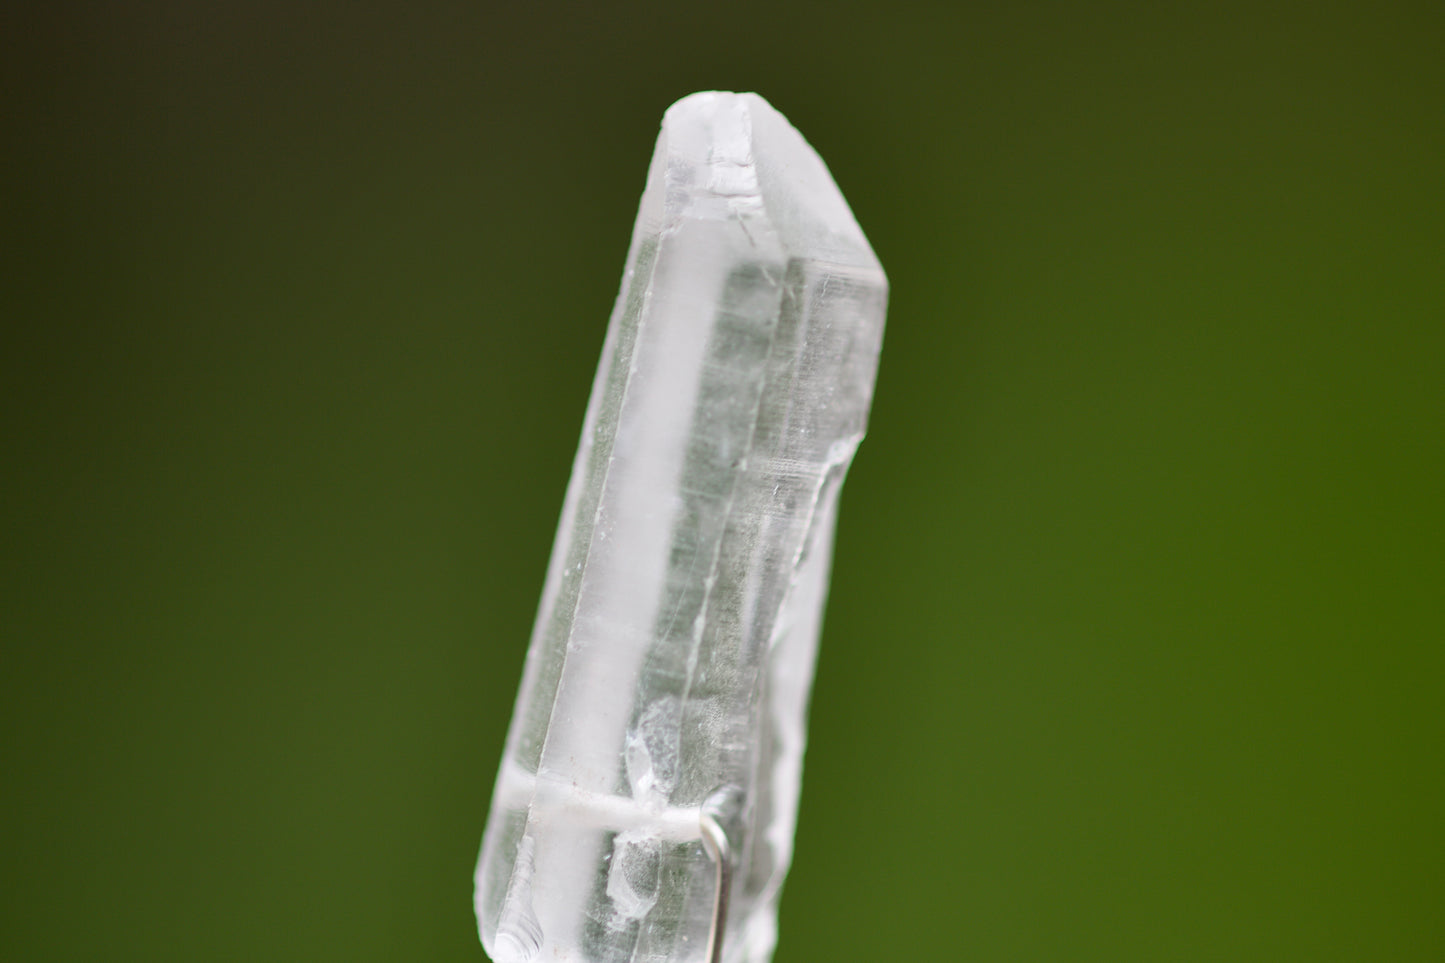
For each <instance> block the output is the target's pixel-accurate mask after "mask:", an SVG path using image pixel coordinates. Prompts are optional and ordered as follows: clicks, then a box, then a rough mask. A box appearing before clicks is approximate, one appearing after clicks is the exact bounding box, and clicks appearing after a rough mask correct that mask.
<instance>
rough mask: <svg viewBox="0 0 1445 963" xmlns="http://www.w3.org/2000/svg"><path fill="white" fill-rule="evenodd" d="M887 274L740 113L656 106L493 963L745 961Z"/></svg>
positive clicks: (767, 115)
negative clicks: (719, 876) (718, 953)
mask: <svg viewBox="0 0 1445 963" xmlns="http://www.w3.org/2000/svg"><path fill="white" fill-rule="evenodd" d="M886 300H887V281H886V279H885V278H884V275H883V270H882V268H881V267H880V266H879V264H878V260H877V259H876V258H875V257H874V256H873V252H872V250H871V249H870V248H869V246H868V242H867V240H866V239H865V238H864V237H863V233H862V231H860V230H859V228H858V224H857V222H856V221H855V220H854V219H853V214H852V211H850V210H849V208H848V205H847V202H845V201H844V200H843V196H842V194H840V193H839V191H838V188H837V186H836V185H835V184H834V183H833V179H832V177H830V176H829V173H828V169H827V168H826V167H825V166H824V164H823V161H822V160H821V159H820V158H819V157H818V155H817V154H816V153H815V152H814V151H813V149H812V148H811V147H809V146H808V144H807V142H806V141H804V140H803V138H802V136H801V135H799V134H798V132H797V131H796V130H794V129H793V127H792V126H791V125H789V123H788V122H787V120H786V119H784V118H783V116H782V115H781V114H779V113H778V112H777V111H775V110H774V109H773V108H772V107H771V106H769V105H768V103H767V102H766V101H764V100H763V99H762V98H760V97H758V96H756V95H754V94H729V93H699V94H693V95H692V96H690V97H686V98H684V99H683V100H681V101H679V102H678V103H676V104H674V105H673V106H672V107H671V108H670V109H669V110H668V111H667V114H666V116H665V117H664V119H663V124H662V132H661V134H660V136H659V138H658V141H657V149H656V152H655V153H654V155H653V158H652V165H651V168H650V170H649V171H648V176H647V187H646V191H645V192H644V193H643V196H642V204H641V208H640V210H639V211H638V215H637V223H636V227H635V230H634V232H633V236H632V247H631V250H630V252H629V254H628V258H627V268H626V272H625V274H624V275H623V279H622V291H621V293H620V294H619V296H618V299H617V306H616V308H615V310H614V312H613V315H612V321H611V326H610V327H609V329H608V332H607V340H606V343H605V346H604V348H603V352H602V361H601V364H600V366H599V368H598V372H597V379H596V382H595V383H594V385H593V389H592V398H591V403H590V404H589V406H588V409H587V417H586V422H585V424H584V427H583V431H582V441H581V446H580V448H579V449H578V452H577V459H576V462H575V464H574V466H573V469H572V479H571V483H570V485H569V486H568V489H567V496H566V501H565V503H564V506H563V510H562V519H561V524H560V526H559V529H558V532H557V541H556V545H555V547H554V550H553V554H552V560H551V565H550V568H549V569H548V572H547V580H546V584H545V587H544V590H543V595H542V604H541V610H540V612H539V613H538V617H537V624H536V628H535V630H534V633H533V636H532V640H531V646H530V648H529V649H528V653H527V661H526V668H525V671H524V674H523V679H522V685H521V690H520V692H519V694H518V697H517V706H516V712H515V715H514V716H513V718H512V726H511V731H510V733H509V735H508V738H507V745H506V750H505V755H504V757H503V760H502V764H501V771H500V773H499V774H498V777H497V784H496V790H495V792H494V794H493V797H492V810H491V815H490V817H489V819H488V822H487V829H486V834H485V837H484V838H483V843H482V853H481V859H480V861H479V863H478V865H477V875H476V909H477V921H478V925H479V928H480V930H481V936H482V942H483V944H484V945H485V947H486V950H487V952H488V953H489V954H490V955H491V957H492V959H493V960H495V961H496V963H528V961H531V960H545V961H548V963H554V961H577V963H604V961H606V963H641V961H657V963H662V961H667V963H678V961H694V960H702V959H703V957H704V955H705V952H706V947H707V945H708V937H709V932H710V928H711V923H712V913H713V899H714V895H715V894H714V890H715V888H716V882H715V875H714V873H715V867H714V865H713V864H712V863H711V861H710V859H709V856H708V853H707V851H706V850H705V848H704V846H703V845H702V843H701V841H700V830H699V819H700V813H701V811H702V810H703V808H704V807H707V806H711V807H713V810H715V811H718V812H720V813H721V815H722V817H723V818H722V819H721V822H722V825H723V826H724V827H725V828H726V834H727V839H728V844H729V848H730V850H731V852H732V853H733V854H734V860H735V862H734V863H733V866H732V888H731V912H730V915H729V917H728V926H727V928H726V931H725V933H724V934H723V937H722V938H723V943H722V946H723V951H724V957H725V959H727V960H729V961H747V963H765V961H767V960H768V959H769V958H770V957H771V955H772V951H773V945H774V943H775V940H776V918H777V899H778V894H779V890H780V887H781V885H782V881H783V876H784V874H785V873H786V872H787V869H788V864H789V861H790V859H791V856H792V839H793V827H794V823H795V820H796V816H797V806H798V792H799V786H800V780H801V769H802V754H803V743H804V729H805V723H806V710H807V700H808V694H809V690H810V687H811V684H812V676H813V663H814V657H815V653H816V650H817V640H818V633H819V629H820V627H821V622H822V614H823V603H824V600H825V597H826V595H827V587H828V569H829V562H830V559H831V555H832V536H833V527H834V519H835V517H836V511H837V504H838V491H839V487H840V484H841V482H842V480H843V474H844V472H845V471H846V470H847V467H848V464H849V462H850V461H851V460H852V457H853V452H854V450H855V449H856V447H857V445H858V442H859V440H860V439H861V438H862V437H863V429H864V425H865V422H866V420H867V415H868V407H869V403H870V401H871V398H872V393H873V380H874V372H875V370H876V368H877V363H878V350H879V346H880V343H881V339H882V335H883V316H884V308H885V303H886Z"/></svg>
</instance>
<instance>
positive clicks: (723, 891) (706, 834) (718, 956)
mask: <svg viewBox="0 0 1445 963" xmlns="http://www.w3.org/2000/svg"><path fill="white" fill-rule="evenodd" d="M700 821H701V823H702V848H703V849H705V850H707V854H708V856H709V857H711V859H712V861H713V862H714V863H716V864H717V893H716V894H715V895H714V896H713V902H712V930H711V931H710V932H709V933H708V936H707V961H708V963H722V958H723V956H722V948H723V934H724V932H725V931H726V930H727V925H728V895H729V894H730V893H731V891H732V888H733V855H732V847H731V846H729V845H728V837H727V833H725V832H723V828H722V824H721V823H719V822H718V821H717V819H716V818H714V817H713V815H712V814H711V813H708V812H706V811H704V812H703V814H702V817H701V820H700Z"/></svg>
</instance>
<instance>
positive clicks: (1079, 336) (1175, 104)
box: [0, 2, 1445, 963]
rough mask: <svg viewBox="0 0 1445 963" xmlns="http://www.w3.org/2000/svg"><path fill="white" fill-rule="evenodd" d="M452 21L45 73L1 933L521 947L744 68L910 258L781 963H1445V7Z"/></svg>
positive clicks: (16, 39) (521, 16)
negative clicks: (657, 291)
mask: <svg viewBox="0 0 1445 963" xmlns="http://www.w3.org/2000/svg"><path fill="white" fill-rule="evenodd" d="M415 6H418V5H403V4H397V5H396V6H395V8H394V9H392V10H389V11H380V10H378V9H377V7H376V6H375V5H369V6H367V7H365V8H362V9H357V8H355V7H354V6H353V5H346V4H334V5H326V4H323V5H321V6H316V5H301V6H296V5H292V4H285V5H283V4H261V5H257V4H224V5H219V6H217V5H202V7H200V8H196V9H191V8H189V7H188V6H186V5H180V6H176V7H174V9H156V8H155V7H156V5H134V7H135V8H134V9H131V10H128V11H125V10H117V9H115V8H112V7H106V8H104V9H103V10H102V9H96V10H93V11H90V12H88V13H84V14H82V13H80V12H77V11H70V12H61V11H59V10H56V9H51V8H47V9H46V10H44V11H42V12H40V13H37V14H34V15H32V16H31V17H30V19H29V20H24V18H21V22H19V23H18V24H16V27H17V29H13V30H7V31H5V36H4V39H3V41H0V43H3V45H4V47H5V48H6V49H5V50H4V53H5V56H4V58H3V63H4V67H3V70H4V72H5V74H4V75H5V77H6V78H7V81H6V85H5V87H6V91H7V95H6V101H7V111H6V121H5V124H4V128H3V133H0V137H3V138H4V143H3V151H0V157H3V165H4V166H3V171H4V174H3V177H4V184H5V193H4V196H3V200H4V216H3V222H4V224H5V227H6V232H5V233H6V235H7V237H8V239H9V243H8V244H7V246H6V254H5V257H4V259H3V264H0V272H3V287H0V291H3V294H0V297H3V303H4V305H5V307H4V308H3V315H4V317H5V321H4V323H3V325H0V332H3V333H0V365H3V380H0V396H3V421H0V443H3V449H0V450H3V452H4V454H3V462H0V464H3V468H4V471H3V475H0V477H3V482H0V485H3V491H4V505H5V508H6V510H5V512H4V514H3V526H4V527H3V538H0V544H3V546H4V548H3V565H4V567H3V569H0V643H3V645H0V651H3V662H0V720H3V727H4V728H3V736H4V738H3V741H0V773H3V789H0V825H3V826H4V828H5V833H6V845H5V860H4V865H5V871H4V876H3V877H0V880H3V889H4V893H3V896H4V898H3V900H0V958H4V959H6V960H17V961H29V960H36V961H39V960H66V961H69V960H76V961H79V960H86V961H89V960H109V961H125V960H135V961H147V963H166V961H186V963H194V961H197V960H206V961H209V960H247V961H249V960H298V961H321V960H337V961H348V963H360V961H370V960H375V961H396V960H425V961H432V963H440V961H448V960H455V961H473V960H479V959H481V956H480V949H479V947H478V946H477V944H476V938H475V933H474V929H473V923H472V920H471V907H470V885H471V884H470V877H471V869H472V862H473V859H474V857H475V850H476V846H477V842H478V839H479V837H480V833H481V830H482V824H483V819H484V815H485V812H486V806H487V800H488V794H489V792H490V789H491V781H492V778H493V774H494V772H495V766H496V762H497V759H498V757H499V754H500V751H501V744H502V738H503V734H504V732H505V728H506V724H507V719H508V717H509V714H510V711H511V701H512V697H513V693H514V691H515V687H516V684H517V681H518V678H519V675H520V670H521V659H522V656H523V652H524V649H525V644H526V639H527V635H528V632H529V630H530V626H531V621H532V617H533V614H534V610H535V604H536V599H537V597H538V593H539V592H540V589H541V583H542V577H543V572H544V568H545V563H546V555H547V552H548V550H549V547H550V543H551V539H552V535H553V531H554V527H555V524H556V519H557V512H558V510H559V508H560V505H561V500H562V492H563V488H564V486H565V484H566V475H567V472H568V471H569V469H570V465H571V460H572V455H573V452H574V450H575V444H576V438H577V432H578V430H579V427H580V425H581V419H582V413H583V409H584V406H585V404H586V398H587V392H588V389H589V386H590V384H591V380H592V374H593V369H594V366H595V364H596V360H597V355H598V352H599V350H600V347H601V342H602V336H603V332H604V328H605V322H606V318H607V315H608V312H609V310H610V308H611V304H612V300H613V298H614V296H615V293H616V289H617V284H618V274H619V272H620V269H621V266H622V263H623V258H624V255H625V253H626V248H627V238H628V232H629V231H630V228H631V221H632V216H633V213H634V210H635V205H636V202H637V198H638V195H639V194H640V192H641V189H642V183H643V178H644V175H645V172H646V165H647V159H648V157H649V156H650V153H651V150H652V139H653V137H654V135H655V132H656V126H657V123H658V121H659V119H660V118H661V115H662V111H663V109H664V108H665V107H666V106H667V105H668V103H670V102H671V101H672V100H673V99H675V98H676V97H679V96H681V95H683V94H685V93H688V92H690V91H692V90H695V89H700V88H709V87H724V88H734V89H756V90H758V91H759V92H761V93H763V94H764V95H765V96H766V97H768V98H769V99H770V100H771V102H772V103H773V104H774V105H775V106H777V107H778V108H779V109H780V110H782V111H783V112H784V113H785V114H787V115H788V116H789V118H790V119H791V120H792V121H793V122H794V123H795V124H796V125H797V126H798V127H799V128H800V129H801V130H802V131H803V132H804V134H805V135H806V136H808V137H809V138H810V140H811V141H812V142H813V143H814V145H815V146H816V147H817V148H818V149H819V151H820V152H821V153H822V154H823V156H824V157H825V158H826V159H827V160H828V161H829V163H830V165H831V167H832V169H833V172H834V174H835V175H836V177H837V180H838V182H839V184H840V185H841V186H842V188H843V191H844V193H845V194H846V195H847V196H848V198H849V200H850V201H851V203H852V204H853V207H854V211H855V213H856V214H857V216H858V220H859V222H860V223H861V224H862V225H863V227H864V229H865V230H866V231H867V232H868V235H869V238H870V240H871V241H872V243H873V246H874V248H875V250H876V251H877V253H878V255H879V257H880V259H881V260H882V261H883V264H884V266H885V267H886V268H887V270H888V272H889V276H890V279H891V281H892V285H893V297H892V310H891V312H890V328H889V332H888V336H887V340H886V343H885V347H884V354H883V365H882V373H881V376H880V381H879V387H878V395H877V404H876V408H875V413H874V418H873V423H872V433H871V435H870V437H869V439H868V440H867V442H865V444H864V446H863V448H862V450H861V451H860V453H859V457H858V460H857V463H856V465H855V468H854V470H853V473H852V476H851V478H850V480H849V483H848V485H847V488H846V495H845V497H844V499H843V515H842V523H841V530H840V536H839V543H838V557H837V564H836V568H835V579H834V597H833V603H832V606H831V609H830V614H829V620H828V624H827V628H826V631H825V638H824V643H823V655H822V662H821V665H820V669H819V675H818V688H817V690H816V699H815V703H814V712H813V731H812V735H813V745H812V749H811V751H810V753H809V756H808V765H807V776H806V788H805V792H804V797H803V810H802V818H801V826H800V833H799V840H798V851H797V856H796V864H795V869H794V872H793V875H792V877H791V878H790V880H789V884H788V893H787V896H786V898H785V899H784V902H783V914H782V927H783V930H782V943H781V948H780V951H779V954H778V957H777V960H778V963H797V961H809V960H813V961H821V960H838V961H853V960H860V961H861V960H955V959H957V960H977V961H1055V960H1056V961H1070V963H1076V961H1085V960H1101V961H1111V963H1117V961H1125V960H1130V961H1135V960H1137V961H1151V963H1152V961H1164V960H1179V961H1191V963H1192V961H1203V960H1211V961H1212V960H1217V961H1229V963H1240V961H1252V960H1258V961H1278V960H1310V961H1324V960H1350V961H1358V960H1390V961H1414V960H1419V961H1436V960H1439V959H1441V958H1442V957H1445V923H1442V911H1441V906H1442V899H1445V884H1442V882H1441V880H1442V875H1441V865H1442V859H1445V834H1442V828H1441V824H1442V820H1441V796H1442V793H1441V790H1442V777H1441V760H1442V755H1445V753H1442V750H1445V746H1442V735H1445V723H1442V707H1445V650H1442V639H1445V619H1442V615H1441V608H1442V599H1445V561H1442V545H1445V510H1442V494H1445V492H1442V489H1445V482H1442V467H1445V464H1442V461H1445V459H1442V455H1441V445H1442V439H1445V399H1442V392H1441V388H1440V382H1441V370H1442V365H1445V186H1442V160H1445V124H1442V119H1445V8H1442V7H1441V5H1440V4H1438V3H1424V2H1421V3H1416V4H1406V3H1383V4H1374V5H1365V4H1356V5H1342V4H1324V5H1320V4H1299V5H1297V6H1291V7H1285V6H1281V5H1277V4H1270V5H1265V6H1264V7H1261V6H1260V5H1258V4H1235V5H1229V4H1208V5H1205V4H1199V5H1191V6H1194V9H1186V8H1185V7H1184V6H1183V5H1178V4H1159V3H1152V4H1143V3H1140V4H1135V5H1121V4H1071V5H1062V4H1043V3H1009V4H1002V3H1000V4H991V5H988V9H979V10H971V9H968V7H970V6H977V5H963V4H948V5H943V4H939V5H936V6H932V5H909V4H887V5H881V4H880V5H876V6H864V5H856V6H854V5H849V4H792V5H787V4H785V5H781V6H780V5H778V4H775V3H750V2H740V3H733V4H727V5H724V6H718V5H701V4H699V5H688V4H672V5H667V6H662V5H656V6H652V7H647V8H645V9H644V7H642V6H639V7H637V8H635V9H634V8H629V9H628V10H626V11H623V10H621V9H619V10H616V11H609V10H604V9H603V8H600V7H597V6H595V5H584V4H576V5H575V6H574V7H568V8H565V9H541V8H538V9H536V10H531V8H527V9H528V12H522V7H521V5H514V6H515V7H516V9H510V10H506V11H501V10H500V9H499V10H498V11H492V10H488V9H485V8H484V7H478V6H476V5H473V4H465V3H460V2H458V3H453V4H444V5H442V6H431V7H430V9H428V10H425V11H423V10H418V9H414V7H415ZM142 7H144V9H142Z"/></svg>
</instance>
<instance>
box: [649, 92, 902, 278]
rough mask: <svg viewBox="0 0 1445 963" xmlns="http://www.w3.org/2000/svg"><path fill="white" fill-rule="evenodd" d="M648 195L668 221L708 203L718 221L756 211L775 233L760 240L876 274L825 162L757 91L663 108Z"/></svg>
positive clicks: (693, 97)
mask: <svg viewBox="0 0 1445 963" xmlns="http://www.w3.org/2000/svg"><path fill="white" fill-rule="evenodd" d="M659 161H661V162H662V164H661V165H659ZM655 178H661V179H662V180H663V183H658V184H654V179H655ZM658 188H660V190H659V189H658ZM648 194H657V195H658V196H659V199H661V200H663V203H664V207H665V211H664V212H663V216H664V217H665V218H666V219H667V221H669V222H671V223H676V220H677V219H679V218H684V217H695V216H698V214H699V213H700V211H699V208H700V207H701V208H707V207H709V206H711V207H712V209H713V210H714V211H715V212H716V214H717V216H720V217H729V216H731V217H736V218H738V219H740V220H741V219H743V218H749V220H751V219H752V218H755V217H758V216H759V215H761V218H762V219H763V220H764V221H766V222H767V225H768V226H767V227H765V228H763V230H764V232H765V233H766V232H767V231H768V230H771V232H772V233H773V234H774V235H775V237H774V238H759V237H755V238H754V239H755V240H757V241H758V242H759V244H760V245H761V244H762V243H764V242H765V241H767V240H774V239H775V240H776V242H778V243H779V244H780V245H781V247H782V248H783V249H784V251H785V252H787V253H788V254H790V255H805V256H808V257H811V258H817V259H821V260H827V261H832V262H834V263H837V264H844V265H850V266H855V267H867V268H871V269H873V270H877V271H879V272H880V273H881V271H882V267H881V266H880V265H879V263H878V259H877V258H876V257H875V256H874V254H873V249H872V248H871V247H870V246H869V245H868V239H867V238H866V237H864V236H863V231H862V229H861V228H859V226H858V222H857V220H855V219H854V217H853V211H852V210H851V209H850V208H849V206H848V202H847V201H846V200H844V199H843V193H842V192H841V191H840V190H838V185H837V184H836V183H834V181H833V176H832V175H831V174H830V173H829V171H828V166H827V165H826V164H825V163H823V158H821V157H819V156H818V152H817V151H815V150H814V149H813V148H812V146H811V145H809V143H808V142H807V141H806V140H804V139H803V135H802V134H800V133H798V131H797V129H796V128H794V127H793V125H792V124H790V123H788V119H787V118H786V117H784V116H783V115H782V114H780V113H779V112H778V111H777V110H775V109H774V108H773V106H772V105H771V104H769V103H768V102H767V101H766V100H764V99H763V98H762V97H760V96H758V95H757V94H751V93H744V94H735V93H728V92H724V91H704V92H701V93H696V94H689V95H688V96H686V97H684V98H682V99H681V100H679V101H677V102H676V103H675V104H673V105H672V106H671V107H669V108H668V109H667V113H666V114H665V115H664V116H663V120H662V133H661V135H660V136H659V137H658V142H657V153H656V154H655V155H654V158H653V170H652V172H651V175H650V176H649V178H648ZM751 226H752V225H751V224H750V225H749V229H751Z"/></svg>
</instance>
